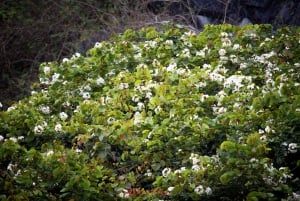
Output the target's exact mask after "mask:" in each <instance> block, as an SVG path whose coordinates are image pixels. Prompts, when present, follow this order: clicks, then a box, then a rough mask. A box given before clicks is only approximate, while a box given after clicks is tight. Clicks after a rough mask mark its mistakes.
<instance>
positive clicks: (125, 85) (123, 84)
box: [119, 83, 129, 90]
mask: <svg viewBox="0 0 300 201" xmlns="http://www.w3.org/2000/svg"><path fill="white" fill-rule="evenodd" d="M128 87H129V85H128V83H120V85H119V89H120V90H123V89H127V88H128Z"/></svg>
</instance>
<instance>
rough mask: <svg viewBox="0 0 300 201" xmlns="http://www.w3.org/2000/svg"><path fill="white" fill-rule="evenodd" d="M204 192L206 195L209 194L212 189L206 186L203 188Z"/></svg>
mask: <svg viewBox="0 0 300 201" xmlns="http://www.w3.org/2000/svg"><path fill="white" fill-rule="evenodd" d="M205 193H206V195H211V194H212V189H211V188H210V187H207V188H206V189H205Z"/></svg>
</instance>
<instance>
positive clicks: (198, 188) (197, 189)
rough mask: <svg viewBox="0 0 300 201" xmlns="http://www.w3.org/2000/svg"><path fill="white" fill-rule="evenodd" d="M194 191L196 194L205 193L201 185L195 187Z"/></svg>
mask: <svg viewBox="0 0 300 201" xmlns="http://www.w3.org/2000/svg"><path fill="white" fill-rule="evenodd" d="M194 192H195V193H196V194H198V195H202V194H204V193H205V190H204V187H203V186H202V185H199V186H197V187H196V188H195V190H194Z"/></svg>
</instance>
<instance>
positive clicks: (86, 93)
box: [82, 92, 91, 99]
mask: <svg viewBox="0 0 300 201" xmlns="http://www.w3.org/2000/svg"><path fill="white" fill-rule="evenodd" d="M82 98H84V99H90V98H91V94H90V93H89V92H83V93H82Z"/></svg>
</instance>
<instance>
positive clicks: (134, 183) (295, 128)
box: [0, 25, 300, 201]
mask: <svg viewBox="0 0 300 201" xmlns="http://www.w3.org/2000/svg"><path fill="white" fill-rule="evenodd" d="M162 30H163V31H157V30H156V29H155V28H153V27H148V28H144V29H142V30H140V31H133V30H127V31H126V32H125V33H124V34H122V35H120V36H119V37H117V38H115V39H114V41H113V42H101V43H100V42H99V43H96V44H95V47H94V48H92V49H90V50H89V51H88V56H86V57H84V56H82V55H80V54H79V53H76V54H74V55H73V56H72V57H71V58H69V59H68V58H65V59H63V60H62V62H48V63H44V64H42V65H41V66H40V82H39V83H37V84H35V86H34V90H35V91H32V95H31V96H30V97H29V98H26V99H23V100H21V101H20V102H19V103H17V104H15V105H13V106H11V107H10V108H9V109H8V110H7V111H2V112H0V117H1V122H0V145H1V146H0V168H1V171H0V174H1V177H0V198H1V199H2V200H123V199H124V200H157V201H158V200H249V201H252V200H253V201H255V200H299V197H300V195H299V194H300V191H299V189H300V182H299V177H300V175H299V173H297V172H298V171H299V165H300V164H299V163H300V156H299V143H300V87H299V83H300V60H299V55H300V45H299V43H300V40H299V39H300V37H299V36H300V30H299V29H297V30H292V29H289V28H283V29H281V30H278V31H274V30H273V29H272V27H271V26H269V25H253V26H246V27H235V26H231V25H218V26H207V27H206V28H205V30H204V31H203V32H201V33H199V34H195V33H193V32H191V31H188V30H185V29H184V28H182V27H180V26H170V25H166V27H165V28H162Z"/></svg>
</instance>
